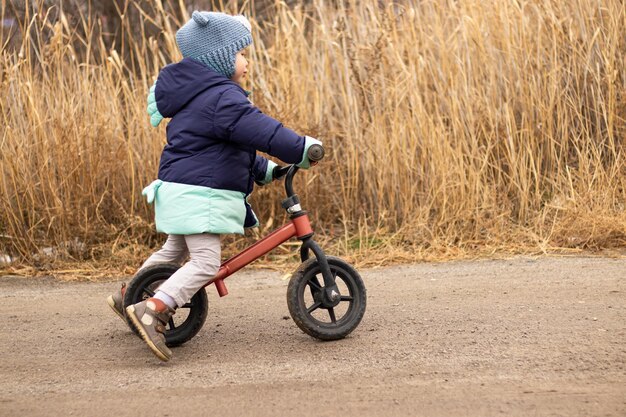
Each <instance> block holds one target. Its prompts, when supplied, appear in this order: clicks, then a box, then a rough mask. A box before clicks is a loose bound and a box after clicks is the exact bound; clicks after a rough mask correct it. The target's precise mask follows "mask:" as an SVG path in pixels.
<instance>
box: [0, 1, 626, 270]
mask: <svg viewBox="0 0 626 417" xmlns="http://www.w3.org/2000/svg"><path fill="white" fill-rule="evenodd" d="M116 4H118V8H117V10H116V11H115V12H116V13H117V20H116V21H117V22H118V23H119V24H118V26H117V28H116V32H115V33H113V34H112V33H110V32H109V31H107V29H106V27H105V25H104V22H103V18H102V16H101V15H99V13H98V11H97V10H95V9H92V10H90V9H86V10H63V9H61V8H59V7H58V6H50V5H49V4H47V3H46V2H40V3H39V4H38V5H33V6H30V7H24V8H23V9H21V10H16V8H15V7H14V6H13V5H12V4H10V3H8V2H7V1H5V0H2V1H1V13H2V17H3V19H4V18H5V16H9V15H10V16H16V15H19V16H18V19H17V23H16V25H14V27H13V28H9V29H6V28H5V29H3V31H2V32H1V33H2V35H0V36H2V37H1V38H0V46H1V47H2V53H1V55H0V96H1V97H2V101H1V102H0V171H1V179H0V253H4V254H9V255H10V256H12V257H14V258H15V259H16V261H15V262H13V263H12V264H8V265H7V264H4V265H3V264H0V269H4V270H5V271H7V270H8V271H11V272H13V273H24V274H32V273H51V272H52V273H55V274H57V275H63V274H68V275H70V276H98V275H103V274H115V273H132V272H133V271H134V268H136V266H137V265H138V264H139V263H140V262H141V260H142V259H143V258H144V257H145V256H146V255H147V254H149V252H150V250H152V249H153V248H154V247H155V246H156V245H158V244H159V242H162V241H163V238H164V237H163V236H158V235H157V234H156V233H155V232H154V227H153V223H152V208H151V207H150V206H148V205H147V204H146V203H145V202H144V200H143V199H142V197H141V195H140V192H141V189H142V188H143V187H144V186H145V185H147V184H148V183H149V182H150V181H151V180H153V179H154V178H155V176H156V172H157V167H158V158H159V155H160V152H161V149H162V146H163V144H164V143H165V124H166V123H162V125H161V126H160V127H159V128H157V129H154V128H152V127H151V126H150V125H149V121H148V117H147V114H146V112H145V107H146V102H145V101H146V94H147V90H148V88H149V86H150V85H151V84H152V82H153V80H154V79H155V77H156V75H157V74H158V71H159V69H160V68H161V67H162V66H163V65H165V64H167V63H170V62H174V61H176V60H178V59H180V56H179V54H178V51H177V49H176V44H175V41H174V33H175V31H176V28H177V27H179V26H180V24H181V23H182V22H184V21H185V20H186V19H187V18H188V16H189V14H190V12H191V11H192V10H193V8H191V7H189V6H188V5H185V4H183V2H182V1H173V2H172V1H170V2H161V1H157V2H136V1H118V3H116ZM264 6H265V7H264V9H263V10H264V12H263V13H262V14H261V13H258V12H257V9H258V7H255V5H254V3H252V4H250V3H241V2H239V3H237V2H229V3H225V4H224V3H221V4H214V5H213V6H212V8H213V10H224V11H228V12H244V13H246V14H248V15H249V16H250V17H251V20H252V23H253V32H254V33H253V36H254V38H255V43H254V46H253V49H252V51H251V57H252V74H251V78H250V85H249V87H250V88H251V89H252V90H253V94H252V98H253V100H254V102H255V104H256V105H258V106H259V107H260V108H261V109H262V110H263V111H264V112H265V113H267V114H269V115H271V116H273V117H275V118H277V119H279V120H281V121H283V122H284V124H285V125H286V126H289V127H291V128H293V129H294V130H296V131H297V132H299V133H301V134H308V135H311V136H316V137H319V138H320V139H321V140H323V141H324V144H325V145H326V147H327V149H328V155H329V156H328V157H327V159H326V160H325V161H324V162H323V163H322V164H320V165H319V166H318V167H315V168H314V169H312V170H310V171H308V172H306V173H303V174H302V175H299V178H297V180H296V189H297V190H298V193H299V194H300V196H301V197H302V200H303V205H304V206H305V207H306V208H307V209H308V210H309V211H310V212H311V214H312V219H313V221H314V226H315V228H316V231H317V234H318V237H319V240H321V241H322V242H323V245H324V247H325V248H327V251H328V252H329V253H332V254H336V255H340V256H344V257H347V258H348V259H350V260H351V261H352V262H354V263H356V264H357V265H359V266H365V265H378V264H385V263H391V262H404V261H419V260H424V259H430V260H432V259H450V258H458V257H475V256H502V255H509V254H513V253H526V254H541V253H559V254H563V253H565V254H568V253H579V252H585V253H597V252H599V251H601V252H602V253H604V254H607V253H610V254H620V253H623V252H622V248H623V247H624V244H625V243H626V212H625V209H624V206H625V204H626V156H625V155H624V151H625V150H626V147H625V145H626V29H625V28H626V7H625V6H624V3H623V1H619V0H606V1H599V0H571V1H563V0H561V1H557V0H532V1H522V0H455V1H453V0H446V1H439V0H424V1H419V2H418V1H404V2H396V3H392V2H378V1H373V0H364V1H336V2H328V1H321V0H317V1H311V2H306V3H298V2H290V3H289V4H287V3H284V2H275V3H272V4H269V5H267V4H266V5H264ZM131 17H132V19H131ZM282 193H283V191H282V187H281V186H280V185H277V184H274V185H272V186H268V187H264V188H262V189H260V190H257V191H256V192H255V193H254V194H253V197H252V203H253V206H254V207H255V209H256V211H257V214H258V215H259V217H260V219H261V221H262V227H261V228H260V229H259V230H256V231H252V232H250V236H247V237H245V238H243V237H236V236H231V237H227V238H226V239H225V240H224V244H225V248H224V252H225V255H229V254H232V253H233V252H235V251H237V250H239V249H241V248H242V247H243V246H244V245H245V244H249V243H251V242H252V241H253V240H254V238H257V237H259V236H261V235H262V234H264V233H266V232H268V231H269V230H271V229H272V228H275V227H276V226H278V225H279V224H281V223H282V222H284V221H285V220H286V217H285V216H284V214H283V212H282V209H280V200H281V198H282ZM296 249H297V242H292V243H290V244H288V245H286V246H284V247H282V248H280V249H277V250H276V251H275V252H274V253H273V254H272V255H270V256H268V257H266V258H265V259H264V260H263V262H262V263H261V264H262V265H264V266H275V267H276V266H277V267H281V265H285V262H286V261H287V262H288V263H287V264H288V265H290V266H289V267H288V268H291V267H293V262H292V261H295V260H296V259H297V257H296V255H297V250H296Z"/></svg>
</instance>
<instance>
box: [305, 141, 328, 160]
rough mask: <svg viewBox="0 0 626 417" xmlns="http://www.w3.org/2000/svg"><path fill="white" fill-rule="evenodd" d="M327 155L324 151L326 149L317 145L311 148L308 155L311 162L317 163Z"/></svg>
mask: <svg viewBox="0 0 626 417" xmlns="http://www.w3.org/2000/svg"><path fill="white" fill-rule="evenodd" d="M325 153H326V151H324V147H323V146H322V145H318V144H317V143H316V144H314V145H311V146H310V147H309V150H308V151H307V153H306V154H307V156H308V157H309V160H310V161H313V162H317V161H321V160H322V158H324V154H325Z"/></svg>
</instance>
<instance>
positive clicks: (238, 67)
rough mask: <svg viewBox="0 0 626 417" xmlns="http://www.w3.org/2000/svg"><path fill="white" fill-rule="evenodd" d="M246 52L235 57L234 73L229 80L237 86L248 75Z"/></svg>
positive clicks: (241, 52) (238, 53)
mask: <svg viewBox="0 0 626 417" xmlns="http://www.w3.org/2000/svg"><path fill="white" fill-rule="evenodd" d="M247 53H248V52H247V51H246V50H245V49H243V50H241V51H239V52H237V56H236V57H235V73H234V74H233V76H232V78H231V80H233V81H234V82H236V83H237V84H240V85H241V84H242V83H243V81H244V79H245V78H246V76H247V75H248V60H247V59H246V55H247Z"/></svg>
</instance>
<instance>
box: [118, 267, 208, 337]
mask: <svg viewBox="0 0 626 417" xmlns="http://www.w3.org/2000/svg"><path fill="white" fill-rule="evenodd" d="M178 268H180V266H179V265H176V264H168V263H164V264H158V265H153V266H149V267H147V268H145V269H142V270H141V271H139V272H138V273H137V275H135V277H134V278H133V279H132V281H131V282H130V283H129V284H128V287H127V288H126V294H125V295H124V308H126V307H128V306H129V305H132V304H136V303H139V302H141V301H142V300H145V299H146V298H149V297H151V296H152V295H154V293H155V291H156V289H157V288H158V287H159V285H161V283H162V282H163V281H165V280H166V279H168V278H169V277H170V276H171V275H172V274H173V273H174V272H176V271H177V270H178ZM208 310H209V300H208V298H207V295H206V291H205V290H204V288H202V289H201V290H200V291H198V292H197V293H196V294H195V295H194V296H193V297H192V298H191V301H190V302H189V303H188V304H185V305H184V306H182V307H179V308H178V309H177V310H176V314H174V317H172V320H170V322H169V323H168V324H167V327H166V331H165V343H166V344H167V345H168V346H180V345H182V344H183V343H185V342H186V341H188V340H190V339H191V338H192V337H194V336H195V335H196V334H198V332H199V331H200V329H201V328H202V326H203V325H204V322H205V321H206V316H207V313H208ZM126 321H128V324H129V326H130V328H131V329H133V331H134V332H135V334H137V330H136V329H135V327H134V326H133V325H132V323H131V322H130V320H129V319H128V318H126Z"/></svg>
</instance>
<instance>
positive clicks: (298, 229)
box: [207, 212, 313, 297]
mask: <svg viewBox="0 0 626 417" xmlns="http://www.w3.org/2000/svg"><path fill="white" fill-rule="evenodd" d="M312 234H313V229H312V228H311V222H310V221H309V216H308V214H306V212H303V214H302V215H300V216H298V217H295V218H294V217H292V218H291V222H290V223H287V224H286V225H284V226H283V227H281V228H280V229H276V230H274V231H273V232H272V233H270V234H269V235H267V236H266V237H264V238H263V239H261V240H259V241H258V242H256V243H255V244H253V245H252V246H250V247H248V248H246V249H244V250H243V251H242V252H241V253H239V254H237V255H235V256H233V257H232V258H230V259H229V260H227V261H226V262H224V263H223V264H222V266H221V267H220V269H219V271H218V272H217V275H215V277H214V278H213V279H212V280H211V281H209V282H208V283H207V285H211V284H215V288H217V293H218V294H219V295H220V297H223V296H225V295H228V290H227V289H226V285H225V284H224V279H225V278H226V277H228V276H230V275H232V274H234V273H235V272H237V271H239V270H240V269H241V268H243V267H245V266H246V265H248V264H250V263H252V262H254V261H255V260H257V259H259V258H260V257H261V256H263V255H265V254H266V253H268V252H270V251H271V250H273V249H274V248H276V247H278V246H280V245H282V244H283V243H285V242H286V241H288V240H289V239H291V238H292V237H298V238H305V237H307V236H311V235H312Z"/></svg>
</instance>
